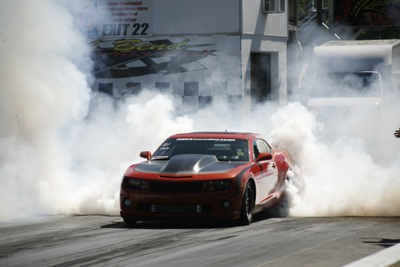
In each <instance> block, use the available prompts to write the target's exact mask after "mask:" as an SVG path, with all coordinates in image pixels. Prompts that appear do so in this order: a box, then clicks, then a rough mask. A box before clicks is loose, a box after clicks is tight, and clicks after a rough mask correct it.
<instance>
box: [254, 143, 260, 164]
mask: <svg viewBox="0 0 400 267" xmlns="http://www.w3.org/2000/svg"><path fill="white" fill-rule="evenodd" d="M259 154H260V151H259V150H258V145H257V140H254V142H253V156H254V160H256V159H257V157H258V155H259Z"/></svg>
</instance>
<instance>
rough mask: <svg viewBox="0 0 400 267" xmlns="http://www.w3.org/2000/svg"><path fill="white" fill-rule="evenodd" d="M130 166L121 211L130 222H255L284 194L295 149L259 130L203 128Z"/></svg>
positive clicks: (171, 139) (174, 139)
mask: <svg viewBox="0 0 400 267" xmlns="http://www.w3.org/2000/svg"><path fill="white" fill-rule="evenodd" d="M140 156H141V157H143V158H146V159H147V160H146V161H144V162H141V163H138V164H134V165H132V166H130V167H129V168H128V170H127V171H126V172H125V175H124V178H123V180H122V184H121V192H120V205H121V217H122V218H123V219H124V221H125V223H127V224H135V223H136V221H139V220H156V219H162V218H215V219H229V220H237V219H238V221H239V223H240V224H242V225H248V224H250V223H251V221H252V218H253V214H254V213H256V212H260V211H262V210H264V209H267V208H272V207H276V206H278V205H279V204H280V202H281V200H282V197H283V189H284V184H285V179H286V176H287V172H288V170H289V169H290V168H291V162H290V158H289V155H288V154H287V153H286V152H285V151H283V150H274V149H272V148H271V146H270V145H269V144H268V143H267V142H266V141H265V140H264V138H263V137H262V136H261V135H258V134H255V133H228V132H218V133H215V132H202V133H200V132H197V133H185V134H177V135H173V136H171V137H169V138H168V139H167V140H165V141H164V143H163V144H162V145H161V146H160V147H159V148H158V149H157V150H156V152H155V153H154V154H153V155H152V154H151V153H150V152H149V151H144V152H141V153H140Z"/></svg>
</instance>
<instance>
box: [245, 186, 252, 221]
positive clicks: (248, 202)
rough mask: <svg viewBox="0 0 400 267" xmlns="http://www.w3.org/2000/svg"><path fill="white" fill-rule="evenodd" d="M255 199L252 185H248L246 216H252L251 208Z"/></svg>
mask: <svg viewBox="0 0 400 267" xmlns="http://www.w3.org/2000/svg"><path fill="white" fill-rule="evenodd" d="M252 202H253V200H252V191H251V186H250V185H248V186H247V187H246V216H247V217H250V216H251V210H252V206H253V203H252Z"/></svg>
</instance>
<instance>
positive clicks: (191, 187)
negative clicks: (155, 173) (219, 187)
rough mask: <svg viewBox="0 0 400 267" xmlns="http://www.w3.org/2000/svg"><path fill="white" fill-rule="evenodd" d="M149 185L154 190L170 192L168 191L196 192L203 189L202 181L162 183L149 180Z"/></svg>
mask: <svg viewBox="0 0 400 267" xmlns="http://www.w3.org/2000/svg"><path fill="white" fill-rule="evenodd" d="M149 187H150V189H151V190H154V191H162V192H170V193H184V192H196V191H201V189H203V182H189V183H174V182H172V183H163V182H149Z"/></svg>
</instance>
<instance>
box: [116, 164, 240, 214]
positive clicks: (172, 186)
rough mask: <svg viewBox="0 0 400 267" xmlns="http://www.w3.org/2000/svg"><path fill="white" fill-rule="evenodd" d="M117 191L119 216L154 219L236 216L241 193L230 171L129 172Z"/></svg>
mask: <svg viewBox="0 0 400 267" xmlns="http://www.w3.org/2000/svg"><path fill="white" fill-rule="evenodd" d="M127 174H128V175H129V176H127V175H126V176H125V177H124V179H123V181H122V185H121V192H120V205H121V216H122V217H123V218H133V219H135V220H146V219H157V218H215V219H238V218H239V217H240V208H241V196H236V195H235V177H233V176H232V174H230V176H229V175H224V174H199V175H185V176H171V175H160V174H149V173H140V172H129V171H128V173H127Z"/></svg>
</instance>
